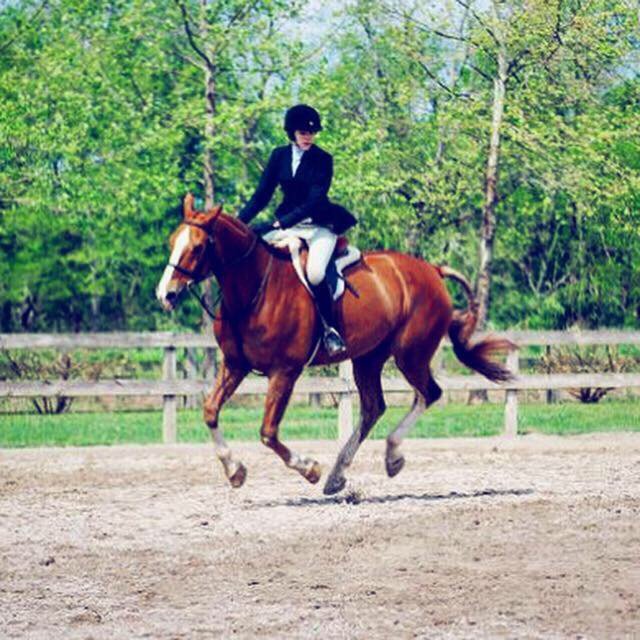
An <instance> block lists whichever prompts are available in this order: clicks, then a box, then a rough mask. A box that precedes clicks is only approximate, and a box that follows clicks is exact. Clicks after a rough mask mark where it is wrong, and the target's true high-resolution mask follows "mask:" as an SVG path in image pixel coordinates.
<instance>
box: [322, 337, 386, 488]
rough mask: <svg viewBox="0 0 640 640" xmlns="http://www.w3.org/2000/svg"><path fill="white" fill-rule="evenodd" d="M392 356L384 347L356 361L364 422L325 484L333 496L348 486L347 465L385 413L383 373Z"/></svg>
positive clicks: (361, 412)
mask: <svg viewBox="0 0 640 640" xmlns="http://www.w3.org/2000/svg"><path fill="white" fill-rule="evenodd" d="M388 356H389V352H388V349H387V348H385V347H381V348H378V349H377V350H376V351H374V352H372V353H369V354H367V355H366V356H363V357H361V358H358V359H356V360H354V361H353V376H354V379H355V382H356V385H357V387H358V392H359V394H360V422H359V424H358V426H357V427H356V428H355V429H354V431H353V433H352V434H351V436H350V437H349V439H348V440H347V442H346V444H345V445H344V446H343V447H342V451H340V453H339V454H338V458H337V459H336V463H335V465H334V467H333V469H332V471H331V473H330V474H329V477H328V478H327V483H326V484H325V486H324V493H325V494H326V495H332V494H334V493H338V492H339V491H342V489H344V486H345V484H346V482H347V480H346V478H345V477H344V470H345V468H346V467H348V466H349V465H350V464H351V462H352V461H353V458H354V457H355V455H356V452H357V451H358V448H359V447H360V444H361V443H362V442H363V441H364V439H365V438H366V437H367V435H368V434H369V432H370V431H371V429H372V428H373V426H374V425H375V423H376V422H377V420H378V418H379V417H380V416H381V415H382V414H383V413H384V410H385V408H386V407H385V404H384V396H383V394H382V383H381V380H380V375H381V373H382V367H383V366H384V363H385V361H386V359H387V358H388Z"/></svg>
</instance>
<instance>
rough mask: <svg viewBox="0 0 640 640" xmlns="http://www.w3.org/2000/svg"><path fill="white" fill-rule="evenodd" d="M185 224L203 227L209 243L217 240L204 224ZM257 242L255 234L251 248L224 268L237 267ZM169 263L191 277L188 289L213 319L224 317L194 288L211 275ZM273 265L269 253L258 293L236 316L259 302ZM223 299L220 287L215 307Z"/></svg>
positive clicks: (239, 315) (251, 251)
mask: <svg viewBox="0 0 640 640" xmlns="http://www.w3.org/2000/svg"><path fill="white" fill-rule="evenodd" d="M216 222H217V220H216ZM183 224H188V225H190V226H192V227H197V228H198V229H201V230H202V231H204V232H205V233H206V234H207V242H208V243H209V244H214V242H215V240H214V239H213V236H212V235H211V234H210V233H209V232H208V230H207V229H205V227H204V226H203V225H201V224H198V223H197V222H190V221H185V222H184V223H183ZM257 244H258V236H257V234H256V235H254V237H253V240H252V241H251V244H250V245H249V248H248V249H247V250H246V251H245V252H244V253H243V254H242V255H241V256H240V257H238V258H236V259H235V260H232V261H231V262H230V263H229V264H226V265H223V266H224V268H225V269H230V268H231V267H235V266H236V265H238V264H240V263H241V262H242V261H243V260H245V259H246V258H248V257H249V256H250V255H251V254H252V253H253V251H254V249H255V248H256V246H257ZM168 264H169V266H170V267H173V268H174V269H175V270H176V271H177V272H178V273H181V274H183V275H185V276H187V277H189V278H191V280H190V282H188V283H187V291H188V292H189V293H190V294H191V295H192V296H193V297H194V298H195V299H196V300H197V301H198V302H199V303H200V306H201V307H202V308H203V309H204V311H205V312H206V313H207V315H208V316H209V317H210V318H211V319H212V320H220V319H221V318H222V316H220V315H216V313H215V311H212V310H211V309H210V308H209V305H208V304H207V302H206V300H205V299H204V294H202V295H198V293H197V292H196V291H195V290H194V287H195V286H196V285H198V284H200V283H201V282H204V281H205V280H207V279H208V278H209V277H210V276H206V277H201V276H200V275H199V274H198V273H197V272H196V271H191V270H189V269H185V268H184V267H181V266H180V265H177V264H172V263H171V262H169V263H168ZM272 267H273V255H269V264H268V265H267V268H266V269H265V272H264V275H263V276H262V280H261V281H260V286H259V287H258V290H257V291H256V293H255V295H254V296H253V298H251V300H250V301H249V304H247V305H246V306H245V307H244V308H243V309H241V310H240V311H239V312H237V313H235V314H233V315H234V316H235V317H237V318H239V317H241V316H243V315H245V314H246V313H248V312H249V311H251V309H253V307H254V306H255V305H256V304H257V302H258V300H259V299H260V298H261V296H262V293H263V292H264V289H265V287H266V284H267V280H268V279H269V275H270V274H271V268H272ZM221 299H222V289H220V291H219V292H218V295H217V296H216V299H215V300H214V301H213V307H214V309H215V307H216V306H217V305H218V303H219V302H220V300H221ZM222 303H223V304H224V300H222Z"/></svg>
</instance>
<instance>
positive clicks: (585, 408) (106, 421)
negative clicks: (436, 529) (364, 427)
mask: <svg viewBox="0 0 640 640" xmlns="http://www.w3.org/2000/svg"><path fill="white" fill-rule="evenodd" d="M405 411H406V408H404V407H390V408H389V409H388V410H387V412H386V413H385V414H384V416H383V417H382V418H381V420H380V422H379V423H378V424H377V425H376V427H375V429H374V432H373V437H374V438H384V437H385V436H386V435H387V433H389V431H390V430H391V429H392V428H393V427H394V426H395V425H396V424H397V423H398V421H399V420H400V419H401V418H402V416H403V415H404V413H405ZM261 419H262V409H261V408H246V407H238V406H233V405H231V406H228V407H225V410H224V411H223V413H222V418H221V426H222V428H223V430H224V434H225V437H226V438H227V439H229V440H247V441H252V440H253V441H257V440H258V437H259V436H258V432H259V427H260V422H261ZM503 419H504V407H503V405H500V404H483V405H475V406H468V405H463V404H449V405H447V406H436V407H433V408H432V409H430V410H429V411H428V412H427V413H426V414H425V415H424V416H422V418H420V420H419V421H418V423H417V424H416V426H415V428H414V430H413V432H412V434H411V435H412V436H413V437H429V438H442V437H458V436H467V437H476V436H490V435H497V434H499V433H501V432H502V425H503ZM336 423H337V410H336V409H332V408H317V407H307V406H292V407H290V408H289V410H288V411H287V414H286V415H285V420H284V423H283V426H282V430H281V434H282V438H283V440H301V439H335V438H336V430H337V427H336ZM519 431H520V433H529V432H533V431H535V432H540V433H547V434H560V435H569V434H579V433H590V432H594V431H640V400H610V401H608V400H607V401H603V402H601V403H600V404H597V405H583V404H578V403H574V402H566V403H559V404H552V405H546V404H521V405H520V406H519ZM178 436H179V440H180V441H181V442H205V441H208V440H209V433H208V430H207V429H206V427H205V426H204V423H203V421H202V414H201V411H199V410H193V411H186V410H185V411H181V412H180V413H179V416H178ZM161 440H162V413H161V412H160V411H119V412H104V413H69V414H63V415H59V416H41V415H37V414H29V413H20V414H4V415H0V447H37V446H85V445H109V444H123V443H138V444H148V443H156V442H161Z"/></svg>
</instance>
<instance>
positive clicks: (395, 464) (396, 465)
mask: <svg viewBox="0 0 640 640" xmlns="http://www.w3.org/2000/svg"><path fill="white" fill-rule="evenodd" d="M385 466H386V467H387V475H388V476H389V477H390V478H393V476H397V475H398V474H399V473H400V471H402V467H404V456H400V457H399V458H393V459H392V460H390V459H389V458H385Z"/></svg>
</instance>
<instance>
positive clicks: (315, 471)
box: [302, 462, 322, 484]
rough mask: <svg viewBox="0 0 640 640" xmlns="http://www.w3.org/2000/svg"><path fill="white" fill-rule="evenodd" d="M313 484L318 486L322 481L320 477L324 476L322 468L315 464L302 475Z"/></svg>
mask: <svg viewBox="0 0 640 640" xmlns="http://www.w3.org/2000/svg"><path fill="white" fill-rule="evenodd" d="M302 475H303V476H304V477H305V478H306V479H307V480H308V481H309V482H310V483H311V484H316V483H317V482H318V481H319V480H320V476H322V467H321V466H320V465H319V464H318V463H317V462H314V463H313V464H312V465H311V468H310V469H308V470H307V471H305V472H304V473H303V474H302Z"/></svg>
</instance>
